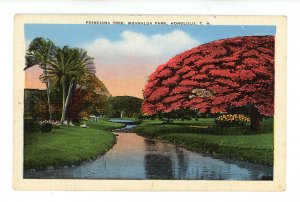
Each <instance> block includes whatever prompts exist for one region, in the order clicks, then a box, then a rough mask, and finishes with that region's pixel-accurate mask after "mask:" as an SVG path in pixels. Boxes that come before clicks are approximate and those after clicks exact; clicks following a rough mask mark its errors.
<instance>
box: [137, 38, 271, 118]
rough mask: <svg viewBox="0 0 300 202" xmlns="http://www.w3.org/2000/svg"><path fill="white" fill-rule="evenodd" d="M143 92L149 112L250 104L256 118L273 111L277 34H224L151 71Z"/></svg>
mask: <svg viewBox="0 0 300 202" xmlns="http://www.w3.org/2000/svg"><path fill="white" fill-rule="evenodd" d="M144 98H145V100H144V102H143V107H142V110H143V113H145V114H150V115H152V114H158V113H168V112H171V111H175V110H181V109H192V110H198V111H200V112H203V113H204V112H209V113H224V112H227V111H228V109H230V108H232V107H248V108H249V114H250V116H251V115H252V118H253V119H252V120H251V121H254V119H255V117H258V116H259V115H263V116H273V114H274V36H245V37H236V38H230V39H222V40H218V41H214V42H211V43H207V44H204V45H200V46H198V47H195V48H193V49H191V50H188V51H186V52H184V53H181V54H179V55H177V56H175V57H173V58H171V59H170V60H169V61H168V62H167V63H165V64H163V65H160V66H159V67H157V69H156V71H155V72H153V73H152V74H151V75H150V77H149V79H148V83H147V85H146V87H145V90H144ZM256 119H257V118H256Z"/></svg>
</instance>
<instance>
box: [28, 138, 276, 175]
mask: <svg viewBox="0 0 300 202" xmlns="http://www.w3.org/2000/svg"><path fill="white" fill-rule="evenodd" d="M118 134H119V136H118V137H117V144H116V145H115V146H114V147H113V148H112V149H111V150H110V151H108V152H107V153H106V154H105V155H103V156H102V157H100V158H98V159H97V160H95V161H92V162H88V163H85V164H82V165H80V166H76V167H71V168H64V169H55V170H49V171H37V172H34V171H32V170H31V171H25V172H24V178H54V179H199V180H259V179H264V180H272V176H273V168H272V167H268V166H262V165H257V164H252V163H247V162H242V161H233V160H224V159H215V158H211V157H209V156H202V155H200V154H198V153H194V152H190V151H187V150H185V149H182V148H179V147H176V146H174V145H171V144H167V143H163V142H159V141H155V140H150V139H145V138H143V137H140V136H138V135H136V134H134V133H118Z"/></svg>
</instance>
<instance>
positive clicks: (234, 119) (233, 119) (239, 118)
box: [215, 114, 250, 127]
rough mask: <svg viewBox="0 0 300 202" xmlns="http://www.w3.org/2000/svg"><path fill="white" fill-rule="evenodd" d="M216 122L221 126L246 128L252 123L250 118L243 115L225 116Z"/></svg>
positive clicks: (218, 118)
mask: <svg viewBox="0 0 300 202" xmlns="http://www.w3.org/2000/svg"><path fill="white" fill-rule="evenodd" d="M215 122H216V124H217V125H219V126H225V127H230V126H244V125H245V124H246V123H249V122H250V118H249V117H247V116H245V115H243V114H224V115H221V116H219V117H217V118H216V119H215Z"/></svg>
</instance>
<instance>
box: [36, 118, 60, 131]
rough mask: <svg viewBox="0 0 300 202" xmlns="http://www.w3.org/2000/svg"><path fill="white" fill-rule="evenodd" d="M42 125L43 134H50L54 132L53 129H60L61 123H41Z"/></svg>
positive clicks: (46, 121)
mask: <svg viewBox="0 0 300 202" xmlns="http://www.w3.org/2000/svg"><path fill="white" fill-rule="evenodd" d="M39 124H40V129H41V132H42V133H50V132H51V131H52V128H59V126H60V122H59V121H52V120H51V121H50V120H49V121H48V120H45V121H41V122H39Z"/></svg>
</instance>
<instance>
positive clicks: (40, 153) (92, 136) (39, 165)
mask: <svg viewBox="0 0 300 202" xmlns="http://www.w3.org/2000/svg"><path fill="white" fill-rule="evenodd" d="M88 126H89V128H80V127H79V126H61V127H60V128H58V129H53V130H52V132H51V133H41V132H30V133H26V131H25V136H24V168H25V169H30V168H34V169H44V168H46V167H47V166H53V167H60V166H64V165H72V164H80V163H81V162H84V161H87V160H89V159H93V158H96V157H97V156H100V155H102V154H104V153H105V152H106V151H108V150H109V149H110V148H111V147H112V146H113V145H114V143H115V141H116V140H115V136H114V135H113V134H112V133H111V132H109V131H111V130H112V129H115V128H122V127H123V126H124V125H123V124H119V123H111V122H108V121H104V120H98V122H97V123H88Z"/></svg>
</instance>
